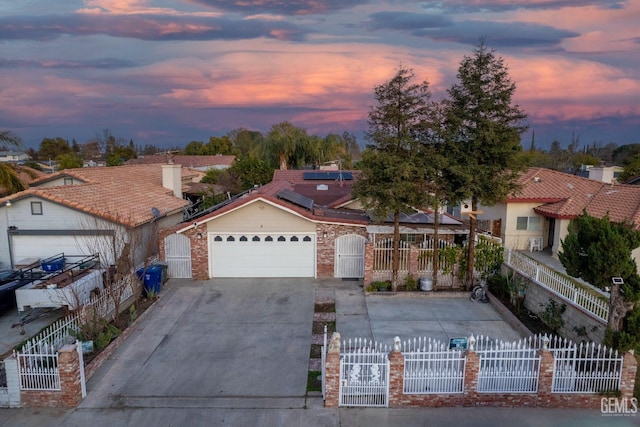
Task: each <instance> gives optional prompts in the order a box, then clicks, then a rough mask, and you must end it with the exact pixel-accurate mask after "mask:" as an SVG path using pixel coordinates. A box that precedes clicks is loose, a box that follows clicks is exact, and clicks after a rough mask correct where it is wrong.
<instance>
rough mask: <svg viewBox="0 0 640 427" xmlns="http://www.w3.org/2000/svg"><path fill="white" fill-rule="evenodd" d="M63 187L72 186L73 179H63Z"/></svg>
mask: <svg viewBox="0 0 640 427" xmlns="http://www.w3.org/2000/svg"><path fill="white" fill-rule="evenodd" d="M64 185H73V178H65V179H64Z"/></svg>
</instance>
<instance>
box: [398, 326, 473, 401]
mask: <svg viewBox="0 0 640 427" xmlns="http://www.w3.org/2000/svg"><path fill="white" fill-rule="evenodd" d="M402 355H403V356H404V381H403V386H402V387H403V391H404V393H405V394H433V393H462V392H463V391H464V370H465V366H466V361H467V358H466V356H465V353H464V351H461V350H450V349H449V346H448V345H447V344H444V343H442V342H440V341H437V340H432V339H431V338H414V339H413V340H408V341H404V342H402Z"/></svg>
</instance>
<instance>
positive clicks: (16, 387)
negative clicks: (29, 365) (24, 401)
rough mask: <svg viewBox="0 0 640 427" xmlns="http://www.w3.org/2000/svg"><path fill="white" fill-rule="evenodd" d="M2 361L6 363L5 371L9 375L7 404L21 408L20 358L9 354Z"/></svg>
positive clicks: (10, 406)
mask: <svg viewBox="0 0 640 427" xmlns="http://www.w3.org/2000/svg"><path fill="white" fill-rule="evenodd" d="M0 363H4V371H5V374H6V375H7V398H8V399H7V401H6V403H7V406H8V407H9V408H19V407H20V406H21V401H20V374H19V373H18V360H17V359H16V357H15V356H9V357H7V358H6V359H4V360H3V361H1V362H0Z"/></svg>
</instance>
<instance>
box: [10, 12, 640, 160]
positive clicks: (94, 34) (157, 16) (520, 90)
mask: <svg viewBox="0 0 640 427" xmlns="http://www.w3.org/2000/svg"><path fill="white" fill-rule="evenodd" d="M639 23H640V0H627V1H625V0H618V1H616V0H448V1H447V0H445V1H412V0H402V1H401V0H387V1H383V0H291V1H289V0H219V1H216V0H183V1H178V0H84V1H82V0H64V1H51V0H0V129H9V130H12V131H13V132H15V133H16V134H18V135H19V136H21V137H22V138H23V140H24V143H25V145H26V146H27V147H34V148H37V147H38V145H39V144H40V142H41V141H42V139H43V138H45V137H58V136H59V137H62V138H65V139H68V140H69V141H71V140H72V139H73V138H75V140H76V141H77V142H78V143H84V142H87V141H88V140H90V139H91V138H92V137H94V136H95V135H97V134H98V133H100V132H101V130H102V129H105V128H108V129H109V130H110V131H111V133H112V134H113V135H114V136H116V137H122V138H124V139H126V141H128V140H129V138H133V140H134V142H135V143H136V144H138V145H141V146H143V145H145V144H153V145H156V146H160V147H173V146H184V145H185V144H186V143H188V142H189V141H192V140H199V141H207V140H208V139H209V137H210V136H221V135H224V134H225V133H227V132H228V131H230V130H232V129H235V128H239V127H245V128H249V129H252V130H259V131H261V132H264V133H266V132H267V131H268V130H269V128H270V127H271V125H273V124H275V123H278V122H282V121H290V122H292V123H293V124H294V125H296V126H299V127H304V128H306V129H307V131H308V132H309V133H310V134H317V135H325V134H327V133H329V132H337V133H342V132H343V131H348V132H352V133H354V134H356V135H357V136H358V141H359V142H360V143H361V144H364V143H365V142H366V141H364V140H363V138H362V133H363V131H364V130H365V129H366V127H367V112H368V110H369V108H370V107H371V106H372V105H373V88H374V86H376V85H378V84H381V83H383V82H385V81H387V80H388V79H390V78H391V77H392V76H393V74H394V72H395V70H397V68H398V67H399V66H400V65H403V66H407V67H410V68H413V69H414V71H415V74H416V76H417V77H418V78H419V80H424V79H426V80H428V81H429V82H430V84H431V89H432V93H433V95H434V98H440V97H442V96H444V95H445V94H446V89H447V88H448V87H449V86H450V85H451V84H452V83H453V82H454V81H455V76H456V72H457V68H458V65H459V63H460V61H461V59H462V58H463V56H464V55H468V54H470V53H471V52H472V50H473V48H474V46H475V45H477V43H478V40H479V39H480V37H484V38H485V39H486V43H487V45H488V46H489V47H491V48H493V49H495V50H496V51H497V54H499V55H500V56H502V57H503V58H504V60H505V63H506V64H507V65H508V67H509V70H510V75H511V78H512V79H513V80H514V81H515V82H516V84H517V91H516V95H515V96H516V102H517V103H518V104H519V105H520V106H521V107H522V109H523V110H524V111H525V112H526V113H527V114H528V116H529V117H528V119H527V123H528V124H529V125H530V128H531V129H533V130H535V141H536V145H537V146H539V147H544V148H548V146H549V144H550V143H551V141H553V140H554V139H557V140H558V141H560V142H561V144H562V146H563V147H566V146H567V145H568V143H569V142H570V141H571V138H572V135H574V136H575V137H578V138H579V140H580V142H581V144H582V145H586V144H591V143H593V142H597V143H599V144H601V145H604V144H606V143H609V142H615V143H617V144H618V145H623V144H629V143H640V24H639ZM530 140H531V136H530V132H529V134H527V135H525V136H524V137H523V145H525V146H526V147H528V144H529V143H530Z"/></svg>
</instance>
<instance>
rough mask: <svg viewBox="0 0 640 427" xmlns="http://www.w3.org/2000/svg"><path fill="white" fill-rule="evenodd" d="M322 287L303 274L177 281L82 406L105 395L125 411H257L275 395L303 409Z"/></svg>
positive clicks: (103, 372) (100, 401) (95, 402)
mask: <svg viewBox="0 0 640 427" xmlns="http://www.w3.org/2000/svg"><path fill="white" fill-rule="evenodd" d="M177 288H180V289H177ZM314 289H315V288H314V285H313V283H311V282H310V281H308V280H307V281H305V280H300V279H299V280H296V279H277V280H269V279H244V280H240V279H230V280H220V279H218V280H215V281H206V282H193V281H183V282H180V281H175V280H173V281H171V285H169V286H167V287H165V289H164V290H163V292H162V293H163V296H162V298H161V299H160V300H159V301H158V302H157V303H156V304H157V306H156V307H154V309H153V311H152V312H151V313H149V314H150V316H149V317H148V318H147V319H145V321H144V322H143V323H142V326H141V327H140V328H139V329H138V330H136V331H135V332H134V333H133V334H132V335H131V337H130V338H129V339H128V340H127V342H126V343H125V344H124V345H123V346H122V347H121V348H120V349H119V350H118V351H117V352H116V353H115V355H114V357H112V358H111V360H109V362H108V363H107V364H106V365H105V366H104V367H103V368H102V369H101V370H100V371H99V372H98V373H97V374H96V376H95V377H94V378H92V380H91V381H90V382H89V383H88V385H87V388H88V396H87V398H86V399H85V401H84V402H83V403H82V405H81V408H88V407H92V406H93V405H100V406H101V407H104V406H105V398H106V399H107V400H109V399H110V400H111V403H112V405H113V406H118V407H141V406H142V407H149V406H152V407H166V406H173V405H175V402H176V401H180V402H181V405H183V406H189V405H196V404H199V405H202V404H203V400H205V399H206V400H208V402H207V403H206V405H214V406H215V405H216V404H218V403H219V404H223V403H224V404H225V405H228V404H229V399H237V398H240V397H242V398H243V400H244V403H243V404H244V405H250V406H252V407H260V406H261V405H262V404H266V403H267V402H263V401H265V400H268V401H269V405H271V406H273V402H272V401H273V400H274V399H275V400H278V399H281V400H282V404H283V405H288V407H292V406H293V407H295V406H300V407H303V406H304V396H305V393H306V381H307V371H308V365H309V349H310V343H311V328H312V321H313V303H314ZM247 398H249V400H247ZM287 399H289V400H287ZM216 400H217V403H216ZM261 402H263V403H261Z"/></svg>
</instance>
